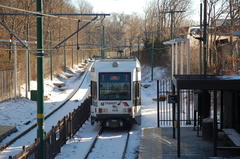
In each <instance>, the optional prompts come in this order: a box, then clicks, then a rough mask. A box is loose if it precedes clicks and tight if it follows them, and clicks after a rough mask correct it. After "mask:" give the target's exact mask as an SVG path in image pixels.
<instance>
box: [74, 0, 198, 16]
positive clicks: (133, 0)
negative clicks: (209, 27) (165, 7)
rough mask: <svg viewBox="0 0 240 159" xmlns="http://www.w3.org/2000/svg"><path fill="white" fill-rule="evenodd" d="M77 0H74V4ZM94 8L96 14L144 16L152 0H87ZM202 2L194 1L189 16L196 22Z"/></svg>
mask: <svg viewBox="0 0 240 159" xmlns="http://www.w3.org/2000/svg"><path fill="white" fill-rule="evenodd" d="M74 1H75V2H76V1H77V0H72V2H73V3H74ZM87 1H88V2H89V3H90V4H91V5H92V6H93V11H94V12H95V13H106V14H110V13H112V12H116V13H123V12H124V13H125V14H132V13H134V12H135V13H138V14H139V15H144V8H145V6H146V5H147V3H148V2H150V0H87ZM200 1H201V0H192V2H193V6H192V7H191V9H192V10H193V11H194V13H193V14H192V13H191V14H189V15H190V18H191V19H193V20H196V19H198V18H199V5H200Z"/></svg>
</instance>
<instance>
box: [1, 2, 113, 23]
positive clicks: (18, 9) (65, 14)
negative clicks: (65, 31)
mask: <svg viewBox="0 0 240 159" xmlns="http://www.w3.org/2000/svg"><path fill="white" fill-rule="evenodd" d="M0 7H2V8H7V9H11V10H16V11H21V12H25V13H29V14H23V13H0V15H42V16H47V17H52V18H60V19H65V20H66V19H67V20H69V19H70V20H76V21H79V19H76V18H70V17H69V18H66V17H62V16H109V15H110V14H94V13H92V14H80V13H79V14H78V13H56V14H46V13H40V12H35V11H28V10H25V9H20V8H15V7H9V6H5V5H1V4H0ZM81 21H91V20H86V19H82V20H81Z"/></svg>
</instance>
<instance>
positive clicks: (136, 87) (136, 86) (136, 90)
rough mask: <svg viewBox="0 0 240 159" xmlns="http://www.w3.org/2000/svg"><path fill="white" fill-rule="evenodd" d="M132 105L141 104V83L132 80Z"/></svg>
mask: <svg viewBox="0 0 240 159" xmlns="http://www.w3.org/2000/svg"><path fill="white" fill-rule="evenodd" d="M133 105H134V106H137V105H141V83H140V82H139V81H136V82H133Z"/></svg>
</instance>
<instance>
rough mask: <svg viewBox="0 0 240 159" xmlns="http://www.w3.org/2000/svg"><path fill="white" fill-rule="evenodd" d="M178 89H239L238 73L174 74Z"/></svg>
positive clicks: (239, 79) (239, 77)
mask: <svg viewBox="0 0 240 159" xmlns="http://www.w3.org/2000/svg"><path fill="white" fill-rule="evenodd" d="M173 84H174V85H175V86H176V87H177V88H178V89H202V90H230V91H240V76H239V75H174V76H173Z"/></svg>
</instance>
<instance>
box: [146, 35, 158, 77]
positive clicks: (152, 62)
mask: <svg viewBox="0 0 240 159" xmlns="http://www.w3.org/2000/svg"><path fill="white" fill-rule="evenodd" d="M146 33H151V34H152V47H151V65H152V69H151V81H153V67H154V39H155V38H154V33H157V34H158V33H159V34H160V32H146Z"/></svg>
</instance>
